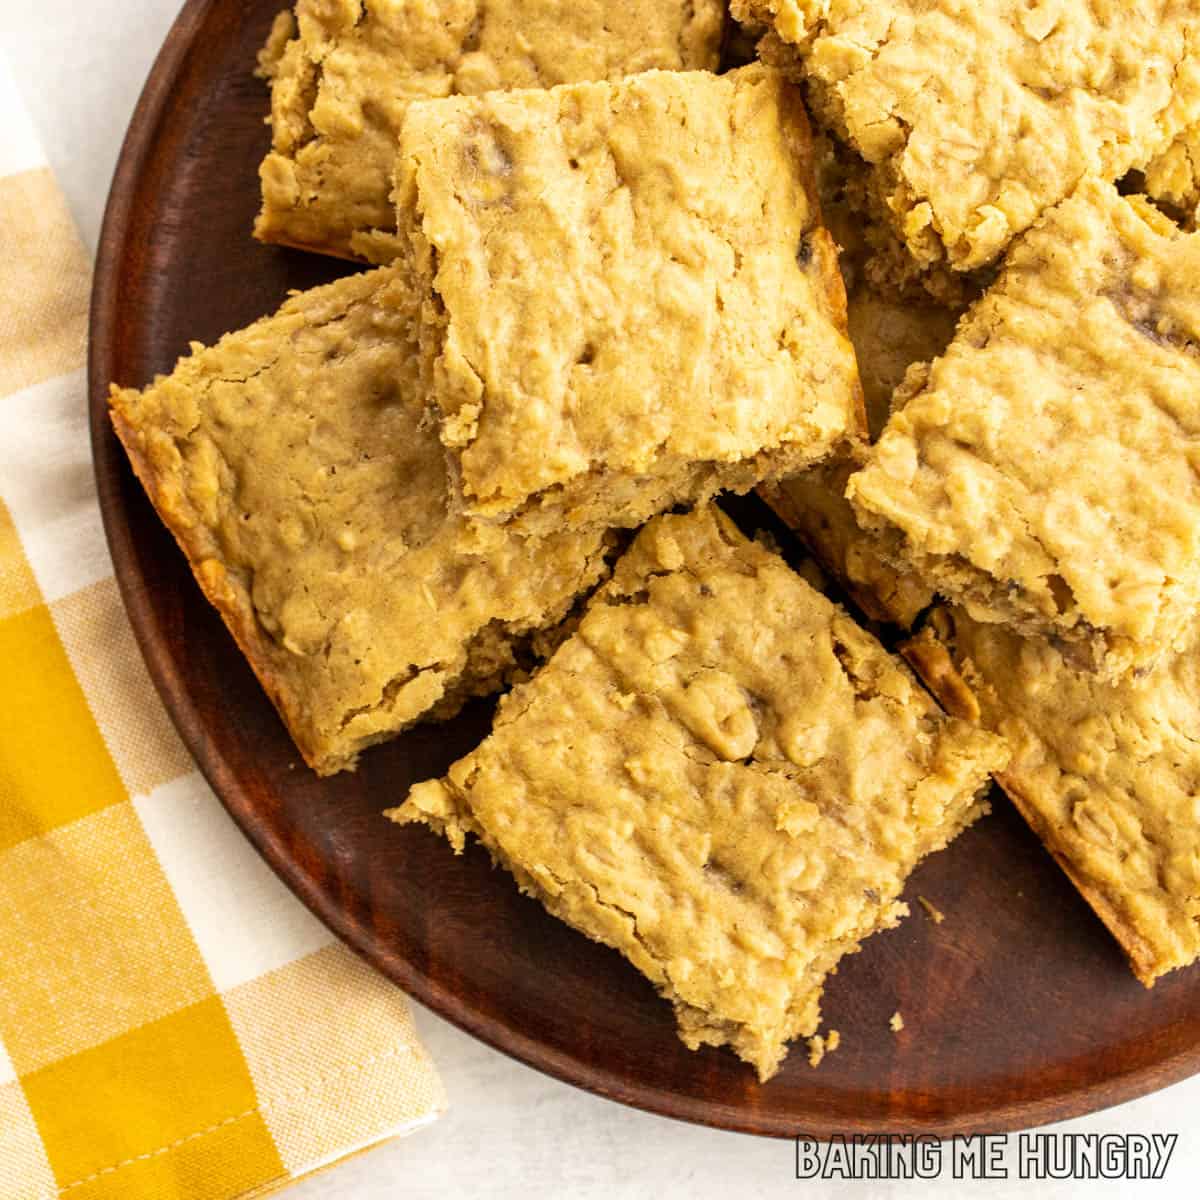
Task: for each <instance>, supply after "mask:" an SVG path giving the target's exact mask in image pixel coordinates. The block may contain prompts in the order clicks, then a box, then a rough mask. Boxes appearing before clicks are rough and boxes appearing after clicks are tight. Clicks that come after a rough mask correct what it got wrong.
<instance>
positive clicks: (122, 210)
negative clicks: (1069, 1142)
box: [87, 0, 1200, 1139]
mask: <svg viewBox="0 0 1200 1200" xmlns="http://www.w3.org/2000/svg"><path fill="white" fill-rule="evenodd" d="M219 2H220V0H184V3H183V5H182V8H181V9H180V12H179V14H178V16H177V17H176V19H175V21H174V22H173V24H172V25H171V28H170V30H169V32H168V33H167V36H166V39H165V40H164V42H163V45H162V47H161V48H160V50H159V52H158V55H157V56H156V58H155V61H154V64H153V66H152V68H151V70H150V73H149V75H148V77H147V79H146V82H145V84H144V86H143V89H142V91H141V93H140V95H139V98H138V101H137V104H136V106H135V107H134V110H133V113H132V115H131V117H130V122H129V126H128V129H127V131H126V134H125V137H124V139H123V142H122V145H121V149H120V152H119V155H118V158H117V164H116V168H115V170H114V173H113V177H112V183H111V187H110V191H109V195H108V200H107V203H106V206H105V212H104V219H103V224H102V227H101V232H100V237H99V242H98V246H97V253H96V262H95V271H94V275H93V281H92V292H91V301H90V310H89V339H88V363H87V387H88V424H89V428H90V435H91V446H92V462H93V472H94V475H95V481H96V488H97V497H98V502H99V507H100V512H101V520H102V524H103V527H104V533H105V538H106V541H107V544H108V549H109V552H110V555H111V557H112V563H113V570H114V574H115V577H116V580H117V585H118V589H119V592H120V595H121V599H122V602H123V604H124V607H125V610H126V613H127V615H128V617H129V621H130V624H131V625H132V627H133V632H134V636H135V639H136V641H137V644H138V647H139V649H140V651H141V654H142V657H143V659H144V660H145V663H146V667H147V670H148V673H149V675H150V678H151V680H152V681H153V683H154V686H155V689H156V691H157V693H158V695H159V697H160V698H161V700H162V702H163V704H164V706H165V707H166V709H167V712H168V714H169V716H170V718H171V721H172V723H173V724H174V726H175V728H176V730H177V731H178V732H179V735H180V737H181V739H182V740H183V743H184V745H185V746H186V747H187V750H188V752H189V754H190V755H191V757H192V758H193V760H194V761H195V763H196V765H197V766H198V768H199V769H200V772H201V774H202V775H203V776H204V778H205V779H206V780H207V781H208V783H209V785H210V786H211V787H212V789H213V791H214V792H215V794H216V795H217V797H218V799H219V800H220V802H221V804H222V806H223V807H224V808H225V810H226V811H227V812H228V813H229V815H230V816H231V818H232V819H233V821H234V823H235V824H236V825H237V826H238V828H239V830H240V831H241V832H242V834H243V835H244V836H245V837H246V838H247V839H248V841H249V842H250V843H251V845H253V846H254V848H255V850H256V851H257V852H258V853H259V855H260V856H261V857H262V858H263V859H264V860H265V861H266V863H267V865H268V866H269V867H270V868H271V870H272V871H273V872H274V874H275V875H276V876H277V877H278V878H279V879H280V880H281V881H282V882H283V883H284V885H285V886H287V888H288V889H289V890H290V891H291V892H292V893H293V894H294V895H295V896H296V897H297V898H298V899H299V900H300V901H301V902H302V903H303V904H304V905H305V907H306V908H307V909H308V910H309V911H310V912H312V913H313V915H314V916H315V917H316V918H317V919H318V920H319V921H320V922H321V923H322V924H323V925H324V926H325V927H326V928H328V929H330V930H331V931H332V932H333V933H334V934H335V935H336V936H337V937H338V938H339V939H340V940H341V941H342V942H343V943H344V944H346V945H347V946H349V947H350V948H351V949H352V950H353V951H354V952H355V953H357V954H358V955H359V956H360V957H362V958H363V959H364V960H365V961H366V962H367V963H369V964H370V965H371V966H372V967H374V968H375V969H376V970H378V971H380V973H381V974H382V975H383V976H384V977H385V978H387V979H389V980H390V981H391V982H392V983H394V984H395V985H397V986H398V987H399V988H400V989H401V990H402V991H404V992H405V993H406V994H408V995H409V996H411V997H412V998H413V999H415V1000H417V1001H419V1002H420V1003H421V1004H423V1005H425V1006H426V1007H427V1008H429V1009H430V1010H431V1011H433V1012H434V1013H436V1014H437V1015H438V1016H440V1017H442V1018H443V1019H445V1020H447V1021H449V1022H450V1023H451V1024H452V1025H454V1026H456V1027H457V1028H458V1029H460V1030H462V1031H463V1032H464V1033H466V1034H468V1035H470V1036H471V1037H474V1038H476V1039H477V1040H479V1041H482V1042H483V1043H484V1044H486V1045H488V1046H490V1047H491V1048H493V1049H495V1050H497V1051H499V1052H501V1053H503V1054H505V1055H507V1056H509V1057H510V1058H513V1059H515V1060H516V1061H518V1062H520V1063H523V1064H524V1065H526V1066H530V1067H532V1068H534V1069H535V1070H538V1071H541V1072H542V1073H544V1074H546V1075H549V1076H551V1077H552V1078H555V1079H557V1080H559V1081H561V1082H563V1083H567V1084H570V1085H572V1086H575V1087H578V1088H581V1089H583V1090H585V1091H588V1092H591V1093H593V1094H595V1095H599V1096H602V1097H604V1098H605V1099H609V1100H613V1101H616V1102H617V1103H621V1104H625V1105H628V1106H630V1107H633V1108H637V1109H640V1110H642V1111H645V1112H649V1113H653V1114H655V1115H658V1116H664V1117H670V1118H673V1119H676V1120H680V1121H685V1122H688V1123H691V1124H696V1125H702V1126H707V1127H710V1128H714V1129H720V1130H725V1131H729V1132H735V1133H744V1134H750V1135H757V1136H767V1137H776V1138H794V1137H796V1136H797V1135H798V1134H799V1133H800V1132H803V1133H804V1134H805V1135H806V1136H815V1137H817V1138H821V1139H824V1138H828V1137H830V1136H835V1135H838V1134H843V1133H844V1134H853V1133H867V1132H870V1133H896V1134H900V1133H913V1134H932V1135H934V1136H938V1137H943V1138H946V1137H951V1136H957V1135H964V1134H971V1133H983V1132H987V1133H1006V1132H1015V1131H1019V1130H1024V1129H1031V1128H1035V1127H1037V1126H1039V1125H1043V1124H1047V1123H1050V1122H1057V1121H1063V1120H1069V1119H1074V1118H1078V1117H1082V1116H1087V1115H1090V1114H1092V1113H1095V1112H1099V1111H1101V1110H1103V1109H1105V1108H1109V1107H1112V1106H1114V1105H1117V1104H1123V1103H1126V1102H1128V1101H1131V1100H1135V1099H1138V1098H1139V1097H1142V1096H1145V1095H1148V1094H1150V1093H1152V1092H1155V1091H1158V1090H1160V1089H1162V1088H1165V1087H1168V1086H1170V1085H1171V1084H1174V1083H1178V1082H1180V1081H1182V1080H1183V1079H1186V1078H1188V1077H1189V1076H1192V1075H1195V1074H1197V1073H1200V1041H1198V1042H1197V1044H1195V1045H1194V1046H1192V1047H1191V1048H1189V1049H1184V1050H1180V1051H1178V1052H1176V1053H1174V1054H1172V1055H1168V1056H1167V1057H1165V1058H1163V1059H1161V1060H1158V1061H1156V1062H1152V1063H1148V1064H1144V1065H1142V1066H1140V1067H1134V1068H1131V1069H1129V1070H1127V1071H1124V1072H1120V1071H1118V1072H1116V1073H1114V1074H1113V1075H1110V1076H1105V1077H1103V1078H1100V1079H1096V1080H1093V1081H1091V1082H1089V1083H1085V1084H1083V1085H1071V1084H1067V1083H1062V1084H1060V1085H1059V1086H1058V1087H1057V1088H1053V1087H1048V1088H1047V1090H1046V1091H1044V1092H1043V1093H1042V1094H1040V1095H1039V1096H1037V1097H1034V1098H1031V1099H1017V1100H1012V1101H1009V1102H1007V1103H1002V1104H993V1105H991V1106H987V1105H985V1106H983V1107H982V1108H980V1109H979V1110H973V1111H970V1112H959V1113H956V1114H953V1115H950V1116H946V1115H939V1116H933V1117H925V1118H922V1117H920V1116H914V1115H911V1114H910V1115H908V1116H905V1117H903V1118H893V1117H888V1118H885V1119H882V1120H872V1119H860V1118H855V1119H846V1118H838V1119H837V1121H836V1123H831V1122H829V1121H827V1120H826V1121H824V1122H822V1119H821V1118H820V1117H817V1116H814V1117H813V1119H812V1120H811V1121H808V1122H807V1123H806V1125H805V1127H804V1128H803V1130H801V1128H799V1127H798V1126H797V1124H796V1123H795V1122H794V1121H793V1120H792V1119H790V1118H785V1117H783V1116H782V1115H781V1114H779V1113H772V1112H770V1111H767V1110H763V1109H761V1108H759V1107H757V1106H753V1107H746V1106H738V1105H733V1104H729V1103H723V1102H720V1101H716V1100H712V1099H705V1098H700V1097H695V1096H688V1095H681V1094H680V1093H678V1092H674V1091H669V1090H667V1089H665V1088H662V1087H653V1086H650V1085H647V1084H634V1083H631V1082H630V1081H628V1080H627V1079H625V1078H623V1077H621V1076H619V1075H617V1074H615V1073H613V1072H610V1071H608V1070H606V1069H605V1068H603V1067H601V1066H599V1065H597V1064H596V1063H594V1062H584V1061H583V1060H581V1059H579V1058H577V1057H575V1056H573V1055H571V1054H569V1053H566V1052H563V1051H560V1050H556V1049H554V1048H553V1047H549V1046H547V1045H545V1044H544V1043H542V1042H541V1041H539V1040H538V1039H536V1038H534V1037H532V1036H530V1035H528V1034H526V1033H524V1032H522V1031H521V1030H519V1029H515V1028H513V1027H512V1026H511V1025H508V1024H504V1023H502V1022H499V1021H496V1020H494V1019H491V1018H488V1017H487V1016H486V1015H484V1014H481V1013H478V1012H477V1011H476V1010H475V1009H473V1008H472V1006H470V1005H469V1004H467V1003H465V1002H464V1001H463V1000H462V999H461V997H459V996H457V995H456V994H455V993H454V992H453V991H452V990H451V989H449V988H447V987H445V986H443V985H441V984H439V983H438V982H437V981H436V980H434V979H431V978H430V977H429V976H427V975H426V974H424V973H423V972H421V971H420V970H419V969H417V968H416V967H415V966H413V965H412V964H411V963H410V962H408V961H407V960H406V959H405V958H404V957H402V956H401V955H399V954H396V953H393V952H390V951H389V948H388V946H387V945H386V944H385V942H384V941H383V939H382V938H381V937H380V936H379V935H377V934H375V933H374V932H373V931H372V930H370V929H369V928H366V927H364V926H363V925H362V924H359V923H356V922H354V921H352V920H350V919H349V917H348V914H347V913H346V911H345V910H344V909H343V908H340V907H339V906H338V905H337V904H336V903H334V902H333V900H332V899H331V898H330V897H329V896H327V895H326V894H324V893H323V892H322V891H321V889H320V888H319V887H318V886H317V885H316V884H315V882H314V881H313V880H312V879H311V877H310V876H308V875H307V874H306V873H305V871H304V870H303V869H302V868H301V866H300V865H299V864H298V863H297V862H295V861H294V859H293V858H292V857H291V856H289V855H288V853H287V851H286V848H285V847H284V846H283V845H282V843H281V842H280V841H279V840H278V839H277V838H273V837H272V836H270V832H269V831H268V830H267V829H266V828H265V827H264V825H263V823H261V822H255V821H253V820H252V819H251V812H252V808H253V805H252V803H251V801H250V798H248V797H247V796H245V795H244V794H242V789H241V788H240V786H239V785H238V783H237V781H236V779H234V778H233V777H232V775H231V774H230V773H229V772H228V771H227V769H226V767H225V764H224V762H223V760H222V758H221V756H220V755H219V754H217V753H216V752H215V750H214V749H213V747H212V745H211V743H210V742H209V740H208V738H207V737H206V736H205V733H204V727H203V722H202V720H201V719H200V718H199V717H198V715H197V713H196V710H195V707H194V705H193V702H192V698H191V697H190V695H189V693H188V690H187V688H186V687H185V686H184V683H183V680H182V679H181V677H180V674H179V672H178V670H177V668H176V666H175V663H174V661H173V659H172V657H171V656H170V654H168V653H166V652H165V646H164V644H160V642H158V641H157V640H156V639H155V637H154V636H153V632H152V626H153V624H154V622H153V619H152V616H151V613H150V605H149V602H148V599H147V590H148V589H147V585H146V582H145V580H144V578H143V577H142V576H141V574H140V573H139V572H138V571H137V569H136V553H135V550H134V538H133V534H132V529H131V527H130V525H129V523H128V521H127V520H126V510H125V505H124V500H123V496H122V490H123V487H124V486H125V485H126V482H127V478H128V473H129V468H128V464H127V463H126V461H125V459H124V456H123V454H122V453H121V451H120V447H119V445H118V443H117V441H116V438H115V436H114V435H113V433H112V429H111V426H110V424H109V421H108V415H107V413H108V409H107V394H108V385H109V382H110V380H111V379H112V377H113V374H114V372H113V370H112V363H113V358H114V347H115V344H116V338H117V324H118V313H119V311H120V296H119V292H120V288H119V283H120V280H121V276H122V264H123V262H124V259H125V257H126V255H127V253H128V252H129V245H128V240H129V239H128V233H129V225H130V221H131V217H132V213H133V210H134V201H135V199H136V197H137V196H138V194H139V192H140V190H141V187H142V180H143V177H144V169H145V166H146V163H147V161H148V159H149V157H150V155H151V153H152V151H153V148H154V146H155V140H156V135H157V133H158V130H159V127H160V126H161V124H162V122H163V120H164V118H165V116H166V114H167V112H168V107H169V104H170V100H171V97H172V94H173V92H174V90H175V88H176V86H177V84H178V83H179V80H180V77H181V75H182V73H183V71H184V68H185V66H186V64H187V62H188V58H189V55H190V54H191V53H192V51H193V49H194V46H195V43H196V39H197V37H198V35H199V34H200V32H201V30H202V29H203V27H204V22H205V18H206V17H207V16H208V14H209V12H210V10H212V9H213V8H214V7H215V6H216V5H217V3H219ZM247 236H249V231H247ZM793 1052H794V1053H802V1048H797V1049H795V1050H794V1051H793ZM747 1070H749V1068H747Z"/></svg>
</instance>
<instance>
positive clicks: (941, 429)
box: [848, 180, 1200, 679]
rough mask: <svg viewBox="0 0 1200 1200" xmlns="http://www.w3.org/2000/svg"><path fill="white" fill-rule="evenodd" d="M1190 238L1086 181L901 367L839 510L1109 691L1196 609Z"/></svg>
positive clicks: (1196, 384) (943, 585)
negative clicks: (882, 423)
mask: <svg viewBox="0 0 1200 1200" xmlns="http://www.w3.org/2000/svg"><path fill="white" fill-rule="evenodd" d="M1198 339H1200V235H1195V234H1183V233H1181V232H1180V230H1179V229H1178V227H1177V226H1175V225H1174V224H1173V223H1172V222H1171V221H1169V220H1168V219H1167V218H1166V217H1164V216H1163V215H1162V214H1161V213H1160V212H1159V211H1158V210H1157V209H1155V208H1154V207H1153V206H1152V205H1150V204H1149V203H1148V202H1147V201H1145V200H1144V199H1141V198H1133V199H1126V198H1123V197H1121V196H1119V195H1118V194H1117V192H1116V190H1115V188H1113V187H1112V186H1111V185H1110V184H1106V183H1102V182H1099V181H1096V180H1087V181H1085V182H1084V183H1083V184H1081V185H1080V187H1079V189H1078V190H1077V191H1076V193H1075V195H1074V196H1072V197H1071V198H1070V199H1069V200H1066V201H1064V202H1063V203H1062V204H1061V205H1059V206H1058V207H1057V208H1055V209H1053V210H1052V211H1051V212H1050V213H1049V214H1047V216H1046V217H1045V219H1044V220H1043V221H1042V222H1041V223H1040V224H1039V226H1038V227H1037V228H1035V229H1034V230H1032V231H1031V232H1030V233H1029V234H1028V235H1027V236H1026V237H1024V238H1023V239H1022V240H1021V241H1020V242H1019V243H1018V244H1017V245H1015V246H1014V248H1013V250H1012V251H1011V253H1010V254H1009V256H1008V259H1007V260H1006V264H1005V268H1004V270H1003V272H1002V273H1001V275H1000V277H999V279H998V281H997V282H996V284H995V285H994V286H993V287H992V288H991V289H989V291H988V292H987V293H986V294H985V296H984V297H983V299H982V300H980V301H979V302H978V303H977V304H975V305H974V306H973V307H972V309H971V310H970V311H969V312H968V314H967V315H966V316H965V317H964V318H963V319H962V321H961V322H960V323H959V326H958V332H957V334H956V336H955V338H954V341H953V342H952V343H951V344H950V347H949V349H948V350H947V351H946V353H945V354H944V355H943V356H942V357H941V358H940V359H937V360H936V361H935V362H933V363H931V364H930V365H928V366H927V367H926V368H924V369H921V370H918V371H915V372H910V374H909V376H908V377H907V379H906V382H905V385H904V387H903V388H902V389H901V393H902V395H901V396H899V397H898V401H900V402H898V404H897V408H896V411H895V412H894V413H893V415H892V417H891V419H890V421H889V422H888V426H887V429H886V430H885V431H884V434H883V437H882V438H881V439H880V440H879V442H878V443H877V444H876V446H875V447H874V448H873V449H872V451H871V454H870V459H869V461H868V464H867V466H866V467H865V468H864V469H863V470H862V471H860V472H859V473H857V474H856V475H854V476H852V477H851V480H850V483H849V488H848V495H849V497H850V500H851V502H852V503H853V504H854V506H855V509H856V511H857V513H858V517H859V521H860V523H862V524H863V525H864V527H865V528H867V529H869V530H872V531H874V532H876V533H878V534H879V535H880V537H881V538H882V539H884V541H883V544H884V547H885V553H886V555H887V557H889V559H890V561H892V562H894V563H895V564H896V565H898V566H906V567H908V568H910V569H913V570H915V571H917V572H918V574H920V575H921V577H922V578H924V579H926V580H927V582H928V583H929V585H930V586H931V587H933V588H934V589H935V590H936V591H937V592H939V593H940V594H942V595H943V596H945V597H947V598H948V599H951V600H953V601H955V602H956V603H960V604H962V605H964V606H965V607H966V608H967V609H968V611H969V612H970V614H971V615H972V616H973V617H974V618H975V619H977V620H984V621H993V622H998V623H1005V624H1010V625H1012V626H1013V627H1014V628H1016V629H1017V630H1018V631H1019V632H1024V633H1028V634H1044V635H1046V636H1050V637H1054V638H1056V639H1058V640H1059V641H1060V643H1061V644H1062V645H1063V646H1064V648H1069V649H1070V650H1071V652H1072V655H1073V658H1074V660H1075V661H1078V662H1080V663H1081V664H1083V665H1087V666H1090V667H1092V668H1093V669H1097V670H1099V671H1100V672H1101V674H1103V675H1104V676H1105V677H1106V678H1110V679H1115V678H1117V677H1120V676H1122V675H1124V674H1125V673H1127V672H1128V671H1130V670H1133V669H1138V668H1143V667H1146V666H1148V665H1150V664H1151V663H1153V662H1154V661H1155V660H1156V659H1157V658H1158V657H1159V656H1160V655H1161V654H1163V653H1164V652H1165V651H1168V650H1170V649H1171V648H1172V647H1173V646H1176V645H1177V644H1178V643H1179V641H1180V640H1181V638H1183V637H1184V636H1185V634H1186V632H1187V630H1188V628H1189V627H1190V624H1191V622H1192V614H1193V612H1194V610H1195V607H1196V603H1197V600H1198V598H1200V355H1197V351H1196V347H1197V341H1198Z"/></svg>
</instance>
